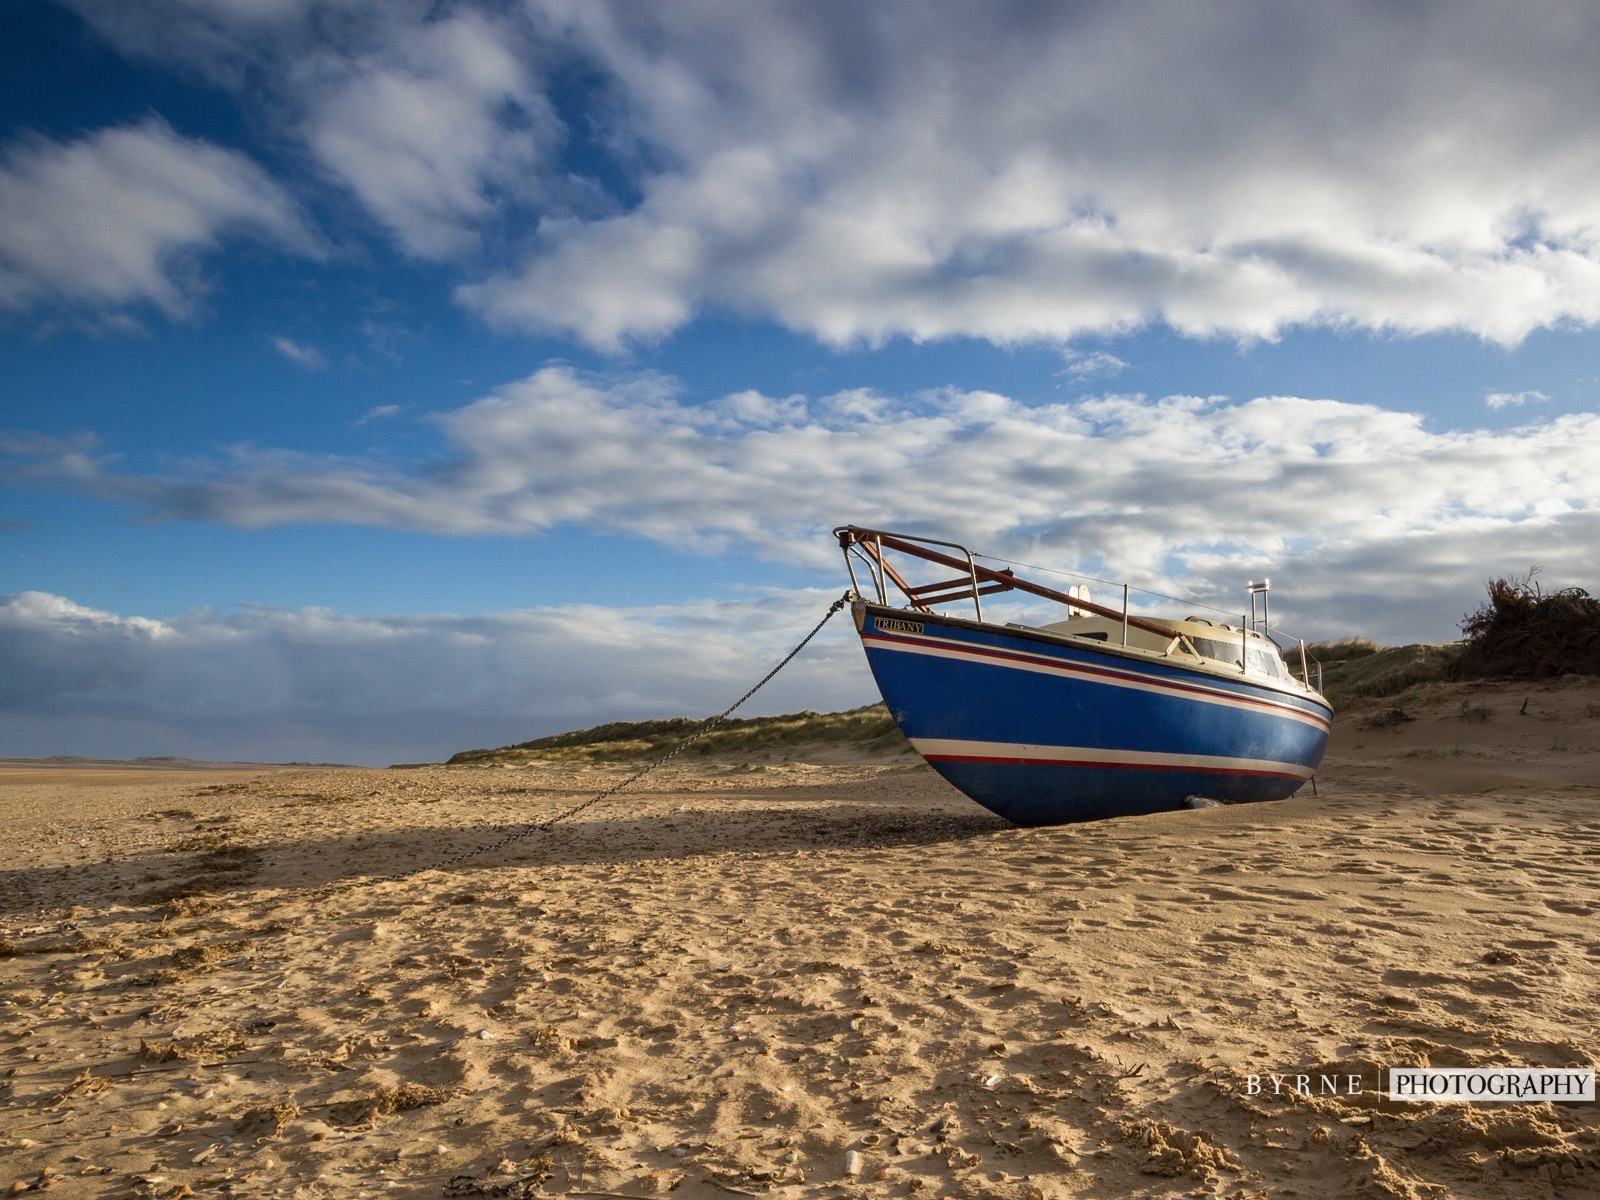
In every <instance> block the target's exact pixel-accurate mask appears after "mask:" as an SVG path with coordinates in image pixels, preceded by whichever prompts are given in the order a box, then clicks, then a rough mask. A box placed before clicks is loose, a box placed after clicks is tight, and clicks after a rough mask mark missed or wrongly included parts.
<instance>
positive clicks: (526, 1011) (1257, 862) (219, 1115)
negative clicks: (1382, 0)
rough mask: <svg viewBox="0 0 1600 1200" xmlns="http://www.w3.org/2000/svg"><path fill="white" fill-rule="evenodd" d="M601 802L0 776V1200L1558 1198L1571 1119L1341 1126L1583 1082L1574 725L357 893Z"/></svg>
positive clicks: (1446, 1113)
mask: <svg viewBox="0 0 1600 1200" xmlns="http://www.w3.org/2000/svg"><path fill="white" fill-rule="evenodd" d="M1524 699H1526V700H1527V705H1526V710H1525V711H1524V710H1523V709H1524V706H1523V701H1524ZM1395 708H1399V709H1401V710H1403V712H1404V715H1405V717H1408V718H1411V719H1409V720H1407V719H1401V718H1399V717H1394V716H1390V715H1386V714H1390V713H1391V711H1392V710H1393V709H1395ZM1480 708H1481V709H1482V710H1484V711H1482V712H1480V711H1479V709H1480ZM835 757H837V753H835ZM623 774H624V772H623V770H622V769H621V768H612V767H581V766H548V765H542V766H528V767H521V768H515V769H505V768H474V767H452V768H429V769H419V770H405V771H369V770H337V771H333V770H304V771H303V770H280V771H260V770H239V771H217V772H199V773H197V772H193V771H184V772H171V773H162V772H159V771H153V770H142V771H139V772H137V773H133V772H125V773H120V774H119V773H117V772H83V771H70V770H34V771H32V772H29V771H27V770H25V769H22V768H11V769H8V770H3V771H0V780H3V781H4V782H3V783H0V789H3V790H0V819H3V820H4V822H5V828H6V829H7V832H8V844H9V847H10V851H11V853H10V855H9V856H8V859H9V861H7V862H6V863H5V864H4V865H5V868H6V869H5V870H4V873H3V876H0V981H3V985H4V986H3V991H0V997H3V998H0V1105H3V1106H4V1107H3V1110H0V1111H3V1121H0V1189H5V1188H7V1187H10V1188H12V1190H13V1191H19V1190H20V1189H24V1188H26V1189H44V1188H50V1189H51V1190H53V1191H54V1193H55V1195H57V1196H60V1197H73V1196H96V1197H99V1196H106V1197H110V1196H128V1195H140V1196H164V1197H181V1196H186V1195H204V1194H216V1195H240V1196H245V1195H250V1196H254V1195H281V1196H297V1197H314V1196H333V1195H338V1196H363V1195H373V1196H376V1195H379V1194H397V1195H405V1196H413V1195H414V1196H430V1197H431V1196H441V1195H450V1196H526V1195H542V1194H567V1195H589V1196H606V1195H625V1196H641V1195H653V1194H660V1193H667V1192H670V1193H673V1194H675V1195H678V1196H684V1197H691V1196H692V1197H701V1196H706V1197H709V1196H725V1195H729V1194H733V1195H749V1194H753V1195H767V1194H772V1195H779V1196H782V1195H791V1196H798V1195H810V1194H813V1193H820V1194H824V1195H841V1196H849V1195H872V1196H876V1195H920V1196H974V1197H976V1196H1014V1197H1018V1198H1019V1200H1021V1198H1023V1197H1029V1196H1046V1197H1066V1196H1103V1197H1111V1196H1151V1197H1154V1196H1178V1195H1184V1196H1190V1195H1219V1196H1238V1197H1245V1196H1255V1197H1267V1196H1272V1197H1276V1196H1288V1195H1298V1196H1312V1197H1321V1196H1327V1197H1333V1196H1347V1195H1377V1196H1384V1195H1387V1196H1405V1197H1435V1196H1463V1197H1478V1196H1483V1197H1488V1196H1507V1197H1511V1196H1517V1197H1521V1196H1574V1197H1576V1196H1590V1195H1596V1194H1600V1113H1597V1110H1596V1106H1595V1105H1593V1104H1572V1105H1549V1104H1537V1105H1442V1104H1441V1105H1431V1104H1396V1103H1391V1102H1390V1101H1388V1100H1386V1099H1383V1098H1382V1097H1381V1095H1380V1090H1381V1084H1382V1081H1381V1079H1380V1072H1382V1071H1383V1070H1384V1069H1386V1068H1388V1067H1392V1066H1404V1065H1410V1064H1432V1065H1495V1064H1513V1065H1595V1064H1596V1063H1600V1001H1597V996H1600V919H1597V918H1600V808H1597V800H1600V681H1595V680H1578V681H1572V680H1568V681H1564V682H1560V683H1556V684H1548V685H1529V686H1518V687H1512V686H1510V685H1505V686H1499V687H1482V686H1480V687H1475V688H1455V689H1434V690H1432V691H1431V692H1429V693H1427V694H1426V695H1424V696H1420V697H1417V696H1412V697H1402V698H1400V700H1399V701H1398V702H1394V703H1388V702H1386V704H1385V705H1382V706H1377V707H1372V708H1368V709H1365V710H1361V711H1355V712H1351V713H1347V714H1344V715H1342V716H1341V718H1340V723H1339V729H1338V732H1337V734H1336V737H1335V740H1334V743H1333V746H1332V749H1331V752H1330V756H1329V760H1328V762H1327V763H1326V764H1325V766H1324V769H1323V771H1322V772H1321V773H1320V774H1319V777H1318V781H1317V783H1318V789H1317V790H1318V794H1317V796H1315V797H1313V796H1312V795H1311V794H1310V793H1309V789H1308V790H1307V791H1306V792H1305V793H1303V794H1302V795H1301V796H1298V797H1296V798H1295V799H1293V800H1290V801H1286V802H1283V803H1279V804H1272V805H1254V806H1244V807H1232V808H1209V809H1201V810H1197V811H1192V812H1184V813H1175V814H1169V815H1164V816H1154V817H1142V818H1132V819H1127V820H1120V821H1114V822H1102V823H1098V824H1092V825H1082V826H1074V827H1064V828H1055V829H1035V830H1019V829H1014V828H1011V827H1008V826H1006V825H1004V824H1003V823H1002V822H1000V821H999V820H997V819H996V818H994V817H992V816H990V815H989V814H987V813H986V812H984V811H983V810H981V809H979V808H978V807H977V806H975V805H973V804H971V803H969V802H968V801H966V800H965V799H963V798H962V797H961V796H959V795H958V794H956V793H955V792H953V791H951V790H950V789H949V788H948V787H947V786H945V785H944V784H943V783H942V782H941V781H940V780H939V779H938V778H937V777H936V776H934V775H933V774H932V773H931V772H930V771H928V770H927V769H926V768H924V767H921V766H913V765H907V764H906V763H904V762H903V761H898V760H888V761H882V760H870V759H868V760H864V761H860V762H854V763H851V762H832V763H827V764H821V765H818V764H807V763H801V762H789V763H774V764H772V765H770V766H768V767H767V769H764V770H756V771H752V770H745V769H737V768H736V767H734V766H731V765H720V766H719V765H717V764H702V765H698V766H696V767H694V768H692V769H691V768H684V767H678V766H671V767H668V768H665V769H663V770H662V771H660V772H658V773H656V774H654V775H652V776H651V777H650V778H649V779H648V780H647V781H646V782H645V783H643V784H641V785H640V786H638V787H637V788H636V789H634V790H632V791H629V792H627V793H624V794H622V795H619V796H617V797H615V798H613V799H610V800H607V801H605V802H603V803H600V804H596V805H594V806H592V807H590V808H588V809H587V810H585V811H584V812H583V813H581V814H580V815H578V816H577V817H575V818H573V819H571V820H569V821H565V822H562V823H559V824H556V825H554V826H553V827H551V828H549V829H548V830H544V831H541V832H537V833H533V834H531V835H529V836H526V837H523V838H520V839H519V840H516V841H514V842H512V843H510V844H507V845H503V846H500V847H499V848H498V849H495V850H493V851H492V852H490V853H487V854H483V855H481V856H479V857H477V858H473V859H469V860H467V861H464V862H461V863H459V864H457V865H455V866H453V867H450V868H448V869H446V870H441V871H432V872H428V873H425V874H421V875H417V876H414V877H411V878H406V879H397V880H388V881H381V880H379V877H382V876H385V875H391V874H394V873H396V872H402V871H406V870H409V869H412V868H416V867H420V866H424V865H427V864H430V863H434V862H438V861H440V860H443V859H446V858H449V857H451V856H452V855H455V854H458V853H463V852H467V851H471V850H474V849H479V848H482V847H484V846H487V845H491V844H493V843H495V842H497V841H499V840H500V839H502V838H503V837H505V836H506V834H507V833H509V832H514V831H516V830H517V829H519V828H523V827H525V824H526V823H528V822H536V821H539V820H541V819H544V818H547V817H549V816H553V815H555V814H557V813H560V812H562V811H565V810H567V809H569V808H571V807H572V806H574V805H576V804H579V803H581V802H583V801H584V800H585V799H587V798H588V797H590V796H592V795H594V794H595V793H596V792H598V791H600V790H601V789H602V788H603V787H604V786H607V785H608V784H609V783H611V782H614V781H616V780H618V779H620V778H622V777H623ZM375 880H379V881H375ZM1273 1074H1276V1075H1279V1076H1280V1077H1287V1076H1293V1075H1296V1074H1307V1075H1310V1076H1312V1077H1314V1078H1320V1076H1322V1075H1329V1076H1339V1077H1342V1078H1343V1079H1345V1080H1348V1079H1349V1077H1350V1076H1356V1077H1358V1078H1359V1079H1360V1080H1361V1081H1362V1085H1363V1089H1362V1092H1361V1094H1359V1095H1349V1094H1344V1093H1341V1094H1338V1095H1316V1094H1313V1095H1310V1096H1301V1095H1296V1094H1294V1093H1293V1092H1292V1091H1285V1092H1283V1093H1281V1094H1273V1089H1272V1083H1271V1079H1270V1077H1271V1076H1272V1075H1273ZM1252 1076H1259V1077H1262V1079H1263V1084H1262V1086H1261V1088H1260V1091H1259V1092H1256V1091H1254V1089H1253V1083H1252V1078H1251V1077H1252ZM1289 1086H1290V1087H1292V1081H1291V1082H1290V1083H1289ZM1347 1090H1348V1089H1346V1091H1347Z"/></svg>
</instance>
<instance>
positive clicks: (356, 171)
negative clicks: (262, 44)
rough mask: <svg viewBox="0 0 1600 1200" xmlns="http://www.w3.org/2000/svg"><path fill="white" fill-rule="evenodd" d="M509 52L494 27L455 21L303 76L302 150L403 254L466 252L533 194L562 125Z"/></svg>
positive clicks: (413, 31)
mask: <svg viewBox="0 0 1600 1200" xmlns="http://www.w3.org/2000/svg"><path fill="white" fill-rule="evenodd" d="M516 49H517V38H516V37H515V36H514V33H513V30H512V29H511V28H510V27H508V26H507V25H506V24H505V23H504V22H503V21H498V20H494V19H491V18H489V17H486V16H483V15H480V14H476V13H472V12H463V13H460V14H458V15H456V16H452V17H448V18H445V19H442V20H439V21H435V22H432V23H429V24H425V25H421V26H417V27H412V28H402V29H400V30H398V31H397V32H395V33H394V34H393V35H392V36H391V37H389V38H388V39H386V40H385V41H384V42H382V43H381V44H380V45H379V46H378V47H376V48H374V49H372V50H370V51H368V52H367V53H365V54H362V55H360V56H359V57H356V58H353V59H345V58H338V57H336V56H333V55H324V56H323V57H322V59H321V60H320V61H319V62H317V63H316V64H314V65H313V67H312V68H311V69H309V70H308V71H307V72H306V73H307V74H308V75H314V76H317V77H318V78H317V80H316V82H314V83H311V84H308V85H306V87H307V92H308V95H307V100H306V103H307V107H308V109H309V114H308V116H307V117H306V120H305V137H306V140H307V142H308V143H309V145H310V146H311V148H312V149H313V151H314V152H315V153H316V154H317V156H318V157H319V158H320V159H321V161H322V163H323V166H324V167H325V168H326V169H327V170H328V171H330V172H332V173H333V174H334V175H335V176H337V177H338V178H339V179H341V180H342V181H343V182H345V183H346V184H348V185H349V186H350V188H352V189H353V190H354V191H355V193H356V194H357V195H358V196H359V197H360V198H361V200H362V202H363V203H364V204H365V205H366V207H367V209H368V210H369V211H370V212H371V213H373V215H374V216H376V217H377V218H378V220H380V221H381V222H382V223H383V224H384V225H386V226H388V228H389V229H390V230H391V231H393V233H394V234H395V236H396V237H397V238H399V240H400V242H401V244H402V245H404V246H405V247H406V248H407V249H408V250H410V251H411V252H412V253H414V254H417V255H419V256H422V257H428V258H447V257H451V256H453V255H458V254H461V253H464V252H468V251H470V250H472V249H473V248H474V247H475V246H476V244H477V233H476V231H477V229H478V228H479V227H481V226H482V225H483V224H484V223H485V222H487V221H488V220H489V219H490V218H492V217H494V216H495V215H497V212H498V210H499V207H500V202H501V201H502V200H503V199H505V198H507V197H510V198H518V197H521V198H528V197H530V196H531V195H532V194H533V193H535V192H536V191H537V190H538V179H539V168H540V158H541V148H542V147H546V146H550V145H553V144H555V143H557V142H558V140H559V123H558V122H557V121H556V120H555V118H554V115H553V114H552V112H551V111H550V108H549V106H548V104H547V103H546V102H545V100H544V97H543V96H542V95H540V94H539V93H538V92H537V91H536V90H535V89H534V88H533V86H532V79H531V73H530V71H529V70H528V68H527V66H526V65H525V63H524V62H523V61H522V60H521V59H519V57H518V55H517V53H516ZM329 77H331V78H329Z"/></svg>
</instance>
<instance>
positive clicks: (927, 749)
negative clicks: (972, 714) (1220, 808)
mask: <svg viewBox="0 0 1600 1200" xmlns="http://www.w3.org/2000/svg"><path fill="white" fill-rule="evenodd" d="M911 744H912V746H914V747H915V748H916V751H917V753H918V754H920V755H922V757H924V758H926V759H941V760H951V759H954V760H958V761H964V762H993V763H1025V764H1029V765H1039V766H1063V767H1065V766H1084V767H1119V768H1136V769H1138V768H1142V769H1145V770H1164V771H1204V772H1208V773H1213V774H1226V775H1282V776H1293V777H1294V778H1297V779H1310V778H1311V776H1312V774H1313V773H1314V772H1313V769H1312V768H1311V767H1307V766H1303V765H1301V764H1300V763H1287V762H1280V761H1279V760H1277V759H1272V758H1229V757H1226V756H1224V755H1220V754H1167V753H1163V752H1161V751H1158V750H1105V749H1100V748H1098V747H1095V746H1030V745H1026V744H1024V743H1021V742H973V741H966V740H964V739H958V738H912V739H911Z"/></svg>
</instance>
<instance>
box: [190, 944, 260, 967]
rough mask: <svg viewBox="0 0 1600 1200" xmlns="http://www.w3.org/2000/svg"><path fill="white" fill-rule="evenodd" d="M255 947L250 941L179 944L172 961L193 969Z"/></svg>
mask: <svg viewBox="0 0 1600 1200" xmlns="http://www.w3.org/2000/svg"><path fill="white" fill-rule="evenodd" d="M253 949H255V943H254V942H249V941H240V942H212V943H211V944H210V945H209V946H179V947H178V948H177V949H176V950H174V951H173V952H172V961H173V963H174V964H176V965H177V966H180V967H187V968H189V969H191V970H193V969H195V968H198V967H209V966H212V965H213V964H215V963H218V962H221V961H222V960H223V959H225V958H232V957H233V956H234V955H236V954H243V953H244V952H245V951H247V950H253Z"/></svg>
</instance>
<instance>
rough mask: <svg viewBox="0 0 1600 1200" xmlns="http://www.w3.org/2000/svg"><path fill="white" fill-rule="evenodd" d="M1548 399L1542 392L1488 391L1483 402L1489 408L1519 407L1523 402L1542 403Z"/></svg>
mask: <svg viewBox="0 0 1600 1200" xmlns="http://www.w3.org/2000/svg"><path fill="white" fill-rule="evenodd" d="M1549 399H1550V397H1549V396H1546V395H1545V394H1544V393H1543V392H1490V393H1489V394H1488V395H1486V396H1485V397H1484V398H1483V402H1484V403H1485V404H1487V405H1488V406H1489V407H1490V408H1521V407H1522V406H1523V405H1524V404H1529V403H1538V404H1543V403H1545V402H1546V401H1548V400H1549Z"/></svg>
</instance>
